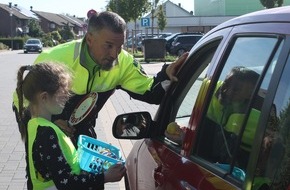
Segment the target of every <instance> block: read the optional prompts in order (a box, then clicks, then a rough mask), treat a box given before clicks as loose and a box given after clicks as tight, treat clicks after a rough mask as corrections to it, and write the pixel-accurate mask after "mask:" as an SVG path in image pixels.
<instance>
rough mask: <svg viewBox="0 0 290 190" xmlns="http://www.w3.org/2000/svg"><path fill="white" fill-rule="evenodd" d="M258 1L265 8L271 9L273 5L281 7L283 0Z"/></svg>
mask: <svg viewBox="0 0 290 190" xmlns="http://www.w3.org/2000/svg"><path fill="white" fill-rule="evenodd" d="M260 2H261V4H262V5H263V6H264V7H265V8H267V9H271V8H274V7H281V6H282V5H283V3H284V0H260Z"/></svg>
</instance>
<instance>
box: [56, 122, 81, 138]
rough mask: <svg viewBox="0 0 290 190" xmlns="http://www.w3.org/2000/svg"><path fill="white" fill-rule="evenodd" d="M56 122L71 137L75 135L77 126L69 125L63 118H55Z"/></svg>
mask: <svg viewBox="0 0 290 190" xmlns="http://www.w3.org/2000/svg"><path fill="white" fill-rule="evenodd" d="M54 123H55V124H56V125H57V126H58V127H59V128H61V130H62V131H63V132H64V133H65V134H66V135H67V136H69V137H73V136H74V132H75V130H76V129H75V127H73V126H69V125H68V122H67V121H65V120H62V119H58V120H55V121H54Z"/></svg>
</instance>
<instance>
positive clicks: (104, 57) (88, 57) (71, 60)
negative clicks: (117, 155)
mask: <svg viewBox="0 0 290 190" xmlns="http://www.w3.org/2000/svg"><path fill="white" fill-rule="evenodd" d="M125 36H126V23H125V21H124V19H123V18H121V17H120V16H119V15H118V14H116V13H113V12H109V11H104V12H100V13H97V12H96V13H95V14H92V15H90V18H89V23H88V30H87V33H86V35H85V37H84V38H83V39H81V40H74V41H70V42H67V43H64V44H61V45H58V46H56V47H54V48H51V49H49V50H47V51H44V52H43V53H41V54H40V55H39V56H38V57H37V59H36V60H35V64H39V63H42V62H50V61H53V62H58V63H61V64H66V65H67V66H68V67H69V68H71V70H72V72H73V74H74V78H73V83H72V88H71V90H72V93H73V94H74V96H72V97H71V98H70V100H69V101H68V102H67V104H66V106H65V109H64V111H63V113H62V114H60V115H56V116H54V118H53V119H54V122H55V123H56V124H57V125H58V126H60V127H61V128H62V129H63V130H64V131H65V132H66V134H68V135H69V136H71V137H72V140H73V141H74V142H76V141H77V138H78V136H79V135H80V134H85V135H88V136H91V137H94V138H96V133H95V131H94V127H95V121H96V118H97V117H98V112H99V111H100V110H101V108H102V107H103V105H104V104H105V102H106V101H107V100H108V98H109V97H110V96H111V95H112V94H113V93H114V91H115V89H122V90H124V91H126V92H127V93H128V94H129V95H130V96H131V97H132V98H134V99H138V100H141V101H145V102H147V103H152V104H159V103H160V102H161V99H162V97H163V96H164V94H165V91H166V88H167V87H168V85H169V84H170V81H177V78H176V76H175V74H176V72H177V71H178V69H179V67H180V66H181V65H182V64H183V62H184V61H185V59H186V57H187V55H188V54H187V53H186V54H184V55H183V56H181V57H180V58H179V59H178V60H177V61H175V62H173V63H172V64H169V65H167V64H166V65H164V66H163V68H162V69H161V71H160V72H159V73H158V74H157V75H156V76H154V77H151V76H148V75H147V74H146V73H145V72H144V70H143V69H142V67H141V65H140V63H139V62H137V61H136V60H135V59H134V57H133V56H132V55H131V54H129V53H128V52H127V51H125V50H124V49H123V48H122V46H123V43H124V40H125ZM44 85H45V84H44ZM92 91H94V92H97V93H98V99H97V102H96V104H95V106H94V108H93V110H92V111H91V112H90V114H89V116H87V117H86V118H85V119H84V120H83V121H82V122H80V123H79V124H77V125H76V126H73V127H71V126H68V124H67V121H68V119H69V117H70V115H71V114H72V112H73V110H74V108H75V107H76V106H77V105H78V103H79V102H80V101H81V100H82V98H83V97H84V96H85V95H87V94H88V93H90V92H92ZM17 106H18V103H17V96H15V95H14V106H13V107H14V110H15V113H16V115H17Z"/></svg>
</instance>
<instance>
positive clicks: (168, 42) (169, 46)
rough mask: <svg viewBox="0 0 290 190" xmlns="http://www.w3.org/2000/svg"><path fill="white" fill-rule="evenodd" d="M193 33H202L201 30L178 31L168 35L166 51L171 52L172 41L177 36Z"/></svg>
mask: <svg viewBox="0 0 290 190" xmlns="http://www.w3.org/2000/svg"><path fill="white" fill-rule="evenodd" d="M192 34H197V35H199V34H200V35H202V33H200V32H178V33H174V34H172V35H171V36H168V37H166V38H165V40H166V51H167V52H170V48H171V45H172V42H173V40H174V39H175V38H176V37H177V36H179V35H192Z"/></svg>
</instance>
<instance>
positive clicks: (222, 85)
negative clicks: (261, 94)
mask: <svg viewBox="0 0 290 190" xmlns="http://www.w3.org/2000/svg"><path fill="white" fill-rule="evenodd" d="M258 78H259V74H258V73H256V72H255V71H252V70H250V69H247V68H245V67H233V68H232V69H231V71H230V73H229V74H228V75H227V76H226V78H225V80H224V81H218V82H217V86H216V89H215V92H214V96H213V97H212V100H211V102H210V105H209V108H208V112H207V117H208V118H209V119H210V120H211V121H213V122H214V123H216V124H217V125H221V126H223V127H224V126H225V124H226V122H227V120H228V118H229V116H230V115H231V114H232V113H245V111H246V108H247V106H248V101H249V99H250V96H251V94H252V91H253V89H254V87H255V85H256V82H257V80H258ZM165 135H166V137H167V138H169V139H171V140H173V141H175V142H178V143H180V142H181V141H182V140H177V139H178V138H177V136H176V135H174V136H172V135H170V134H168V133H167V132H165ZM179 136H180V138H183V137H184V134H183V133H182V130H181V133H180V135H179Z"/></svg>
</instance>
